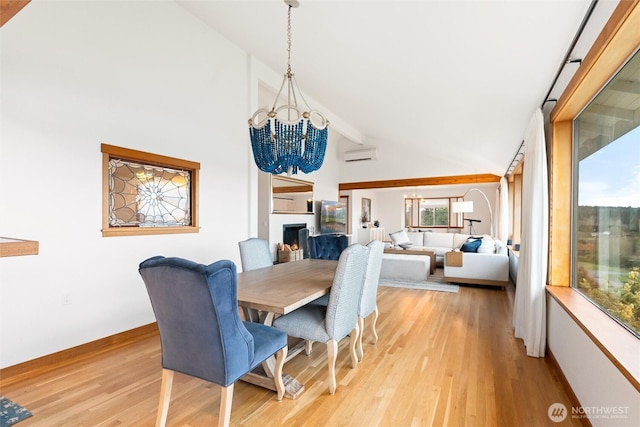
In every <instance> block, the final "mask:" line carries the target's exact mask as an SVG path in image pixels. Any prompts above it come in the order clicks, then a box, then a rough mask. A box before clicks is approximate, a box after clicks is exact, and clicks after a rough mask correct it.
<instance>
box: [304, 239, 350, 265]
mask: <svg viewBox="0 0 640 427" xmlns="http://www.w3.org/2000/svg"><path fill="white" fill-rule="evenodd" d="M308 243H309V258H313V259H329V260H333V261H337V260H338V259H339V258H340V254H341V253H342V251H344V250H345V249H346V248H347V246H349V240H348V239H347V236H345V235H344V234H342V235H336V234H321V235H319V236H311V237H309V240H308Z"/></svg>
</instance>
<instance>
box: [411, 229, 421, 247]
mask: <svg viewBox="0 0 640 427" xmlns="http://www.w3.org/2000/svg"><path fill="white" fill-rule="evenodd" d="M423 234H424V233H423V232H421V231H408V232H407V236H409V241H410V242H411V243H413V244H414V246H422V235H423Z"/></svg>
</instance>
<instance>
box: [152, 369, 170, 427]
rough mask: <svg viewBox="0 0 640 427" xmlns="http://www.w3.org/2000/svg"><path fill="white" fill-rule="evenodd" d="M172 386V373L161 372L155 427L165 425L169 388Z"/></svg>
mask: <svg viewBox="0 0 640 427" xmlns="http://www.w3.org/2000/svg"><path fill="white" fill-rule="evenodd" d="M172 385H173V371H171V370H169V369H163V370H162V384H161V385H160V403H159V404H158V416H157V418H156V427H164V426H165V425H166V424H167V414H168V413H169V401H170V400H171V386H172Z"/></svg>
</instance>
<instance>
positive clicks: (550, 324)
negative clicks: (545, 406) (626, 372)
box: [547, 297, 640, 427]
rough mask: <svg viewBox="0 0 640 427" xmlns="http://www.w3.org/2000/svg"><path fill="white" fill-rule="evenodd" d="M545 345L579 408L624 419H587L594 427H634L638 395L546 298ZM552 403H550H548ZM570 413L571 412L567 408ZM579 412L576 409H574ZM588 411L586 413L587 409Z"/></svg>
mask: <svg viewBox="0 0 640 427" xmlns="http://www.w3.org/2000/svg"><path fill="white" fill-rule="evenodd" d="M547 307H548V309H547V311H548V315H547V316H548V317H547V345H548V346H549V349H551V352H552V353H553V355H554V356H555V358H556V360H557V361H558V364H559V365H560V368H561V369H562V372H563V374H564V376H565V377H566V378H567V381H569V384H570V385H571V388H572V389H573V391H574V393H575V394H576V397H577V398H578V400H579V401H580V405H581V406H582V407H583V408H595V409H594V411H611V410H613V409H614V408H625V409H615V410H618V411H620V412H622V411H624V412H625V413H624V414H623V415H624V416H622V417H619V418H611V417H606V416H603V415H602V413H600V414H597V415H596V416H594V417H592V418H590V419H589V420H590V421H591V424H592V425H593V426H594V427H597V426H620V427H622V426H636V425H638V420H640V393H639V392H638V390H636V389H635V388H634V387H633V386H632V385H631V384H630V383H629V380H627V379H626V378H625V377H624V376H623V375H622V373H621V372H620V371H619V370H618V368H616V367H615V366H614V365H613V364H612V363H611V361H610V360H609V358H608V357H606V356H605V355H604V354H603V353H602V350H600V349H599V348H598V347H597V346H596V344H595V343H594V342H593V341H592V340H591V338H589V337H588V336H587V335H586V334H585V333H584V331H583V330H582V329H580V327H579V326H578V325H577V324H576V323H575V321H574V320H573V319H572V318H571V317H570V316H569V315H568V314H567V313H566V312H565V311H564V309H563V308H562V307H561V306H560V305H559V304H558V302H557V301H556V300H555V299H553V298H551V297H547ZM551 403H554V402H551ZM567 409H568V411H569V413H571V411H572V408H567ZM576 409H579V408H576ZM588 410H590V409H588Z"/></svg>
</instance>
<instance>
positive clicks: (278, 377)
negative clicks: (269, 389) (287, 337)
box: [273, 346, 289, 401]
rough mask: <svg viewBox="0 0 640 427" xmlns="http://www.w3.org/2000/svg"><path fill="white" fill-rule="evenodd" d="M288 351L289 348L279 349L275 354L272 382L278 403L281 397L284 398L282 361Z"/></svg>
mask: <svg viewBox="0 0 640 427" xmlns="http://www.w3.org/2000/svg"><path fill="white" fill-rule="evenodd" d="M288 351H289V348H288V347H287V346H285V347H283V348H281V349H280V350H278V352H277V353H276V367H275V372H274V373H273V380H274V381H275V383H276V392H277V397H276V398H277V399H278V400H279V401H280V400H282V397H283V396H284V392H285V389H284V381H283V380H282V367H283V366H284V361H285V359H286V358H287V352H288Z"/></svg>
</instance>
